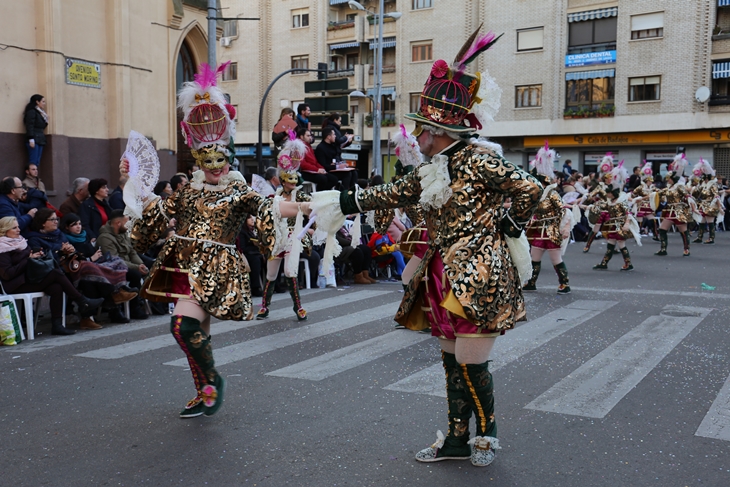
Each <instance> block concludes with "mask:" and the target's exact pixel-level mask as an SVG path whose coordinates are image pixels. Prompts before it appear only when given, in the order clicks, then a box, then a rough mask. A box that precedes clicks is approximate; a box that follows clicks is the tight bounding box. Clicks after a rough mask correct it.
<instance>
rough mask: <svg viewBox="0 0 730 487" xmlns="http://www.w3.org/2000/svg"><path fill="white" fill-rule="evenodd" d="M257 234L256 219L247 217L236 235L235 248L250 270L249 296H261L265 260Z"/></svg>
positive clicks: (251, 216) (250, 216)
mask: <svg viewBox="0 0 730 487" xmlns="http://www.w3.org/2000/svg"><path fill="white" fill-rule="evenodd" d="M258 238H259V237H258V233H257V231H256V217H255V216H253V215H247V216H246V220H245V223H244V224H243V228H241V233H239V234H238V241H237V242H236V246H237V247H238V250H239V251H240V252H241V253H242V254H243V255H244V256H245V257H246V260H247V261H248V266H249V267H250V268H251V273H250V280H251V296H255V297H261V296H263V295H264V294H263V292H264V286H263V279H262V278H263V269H264V264H265V263H266V262H265V259H264V256H263V254H262V253H261V250H260V249H259V246H258Z"/></svg>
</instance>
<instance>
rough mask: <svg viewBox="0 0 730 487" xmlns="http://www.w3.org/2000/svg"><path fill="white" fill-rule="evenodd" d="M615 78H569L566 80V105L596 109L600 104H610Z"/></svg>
mask: <svg viewBox="0 0 730 487" xmlns="http://www.w3.org/2000/svg"><path fill="white" fill-rule="evenodd" d="M615 80H616V78H593V79H571V80H568V81H566V82H565V83H566V87H565V88H566V89H565V93H566V107H568V108H571V109H581V108H584V109H588V110H597V109H599V108H600V107H601V105H604V106H605V105H609V106H612V105H613V103H614V94H615V92H616V83H615Z"/></svg>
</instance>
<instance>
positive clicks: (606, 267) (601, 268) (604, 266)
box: [593, 264, 608, 271]
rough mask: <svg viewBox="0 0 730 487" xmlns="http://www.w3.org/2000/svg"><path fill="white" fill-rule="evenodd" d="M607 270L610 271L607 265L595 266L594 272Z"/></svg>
mask: <svg viewBox="0 0 730 487" xmlns="http://www.w3.org/2000/svg"><path fill="white" fill-rule="evenodd" d="M606 269H608V265H606V264H598V265H594V266H593V270H596V271H605V270H606Z"/></svg>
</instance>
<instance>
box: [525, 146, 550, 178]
mask: <svg viewBox="0 0 730 487" xmlns="http://www.w3.org/2000/svg"><path fill="white" fill-rule="evenodd" d="M555 157H556V154H555V151H554V150H553V149H551V148H550V146H549V145H548V141H547V140H546V141H545V145H544V146H543V147H541V148H540V150H539V151H537V155H536V156H535V160H534V161H532V162H531V163H530V168H531V169H532V170H533V171H534V172H535V173H536V174H539V175H540V176H544V177H545V178H546V179H547V181H548V182H549V181H552V179H553V177H554V176H555V164H554V161H555Z"/></svg>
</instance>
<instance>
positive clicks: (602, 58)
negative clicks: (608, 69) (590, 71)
mask: <svg viewBox="0 0 730 487" xmlns="http://www.w3.org/2000/svg"><path fill="white" fill-rule="evenodd" d="M615 62H616V51H601V52H585V53H582V54H568V55H567V56H565V67H566V68H577V67H580V66H593V65H596V64H614V63H615Z"/></svg>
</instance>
